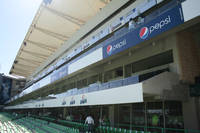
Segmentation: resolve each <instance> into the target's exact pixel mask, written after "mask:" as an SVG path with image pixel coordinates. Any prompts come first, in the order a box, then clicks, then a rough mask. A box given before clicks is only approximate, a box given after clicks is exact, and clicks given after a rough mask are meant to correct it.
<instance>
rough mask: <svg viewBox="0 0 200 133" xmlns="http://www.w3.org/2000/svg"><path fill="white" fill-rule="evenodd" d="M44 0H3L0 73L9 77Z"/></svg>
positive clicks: (0, 13)
mask: <svg viewBox="0 0 200 133" xmlns="http://www.w3.org/2000/svg"><path fill="white" fill-rule="evenodd" d="M41 1H42V0H1V3H0V73H4V74H6V75H8V73H9V70H10V68H11V66H12V63H13V61H14V59H15V56H16V54H17V52H18V50H19V48H20V46H21V43H22V41H23V40H24V37H25V35H26V33H27V31H28V28H29V26H30V25H31V23H32V20H33V18H34V16H35V14H36V12H37V9H38V8H39V5H40V4H41Z"/></svg>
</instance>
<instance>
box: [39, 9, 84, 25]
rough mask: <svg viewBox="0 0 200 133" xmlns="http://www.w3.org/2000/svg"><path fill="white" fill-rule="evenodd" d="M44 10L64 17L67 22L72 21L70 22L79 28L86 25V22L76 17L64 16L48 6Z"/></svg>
mask: <svg viewBox="0 0 200 133" xmlns="http://www.w3.org/2000/svg"><path fill="white" fill-rule="evenodd" d="M43 8H44V9H46V10H48V11H49V12H51V13H53V14H56V15H57V16H60V17H62V18H64V19H66V20H68V21H70V22H72V23H74V24H76V25H78V26H82V25H83V24H84V23H85V21H83V20H81V19H78V18H75V17H73V16H70V15H68V14H64V13H62V12H59V11H57V10H55V9H52V8H49V7H47V6H43Z"/></svg>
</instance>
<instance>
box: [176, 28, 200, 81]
mask: <svg viewBox="0 0 200 133" xmlns="http://www.w3.org/2000/svg"><path fill="white" fill-rule="evenodd" d="M176 36H177V52H178V56H179V57H178V58H179V63H180V64H179V65H180V66H179V67H180V73H179V74H180V80H182V81H183V82H186V83H194V82H195V77H196V76H199V75H200V58H199V54H198V50H197V49H198V47H197V44H196V41H195V39H194V37H193V33H192V32H187V31H181V32H179V33H177V34H176Z"/></svg>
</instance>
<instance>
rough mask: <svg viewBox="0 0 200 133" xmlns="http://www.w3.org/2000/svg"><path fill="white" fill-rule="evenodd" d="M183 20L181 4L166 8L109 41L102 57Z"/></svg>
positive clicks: (147, 38) (152, 35) (163, 30)
mask: <svg viewBox="0 0 200 133" xmlns="http://www.w3.org/2000/svg"><path fill="white" fill-rule="evenodd" d="M183 22H184V20H183V17H182V9H181V6H180V5H178V6H175V7H174V8H172V9H170V10H167V11H166V12H164V13H163V14H161V15H159V16H157V17H156V18H155V19H153V20H151V21H149V22H146V23H143V24H140V26H139V27H137V28H136V29H134V30H133V31H131V32H129V33H127V34H126V35H124V36H122V37H120V38H119V39H117V40H115V41H113V42H110V43H108V44H106V45H104V47H103V58H107V57H109V56H111V55H114V54H117V53H119V52H121V51H123V50H125V49H128V48H130V47H132V46H135V45H137V44H139V43H141V42H143V41H145V40H149V39H151V38H152V37H155V36H157V35H159V34H161V33H163V32H165V31H167V30H170V29H172V28H174V27H176V26H177V25H180V24H182V23H183Z"/></svg>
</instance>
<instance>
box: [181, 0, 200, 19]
mask: <svg viewBox="0 0 200 133" xmlns="http://www.w3.org/2000/svg"><path fill="white" fill-rule="evenodd" d="M199 5H200V0H186V1H184V2H183V3H182V9H183V17H184V20H185V21H188V20H191V19H193V18H195V17H197V16H200V7H199Z"/></svg>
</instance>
